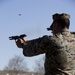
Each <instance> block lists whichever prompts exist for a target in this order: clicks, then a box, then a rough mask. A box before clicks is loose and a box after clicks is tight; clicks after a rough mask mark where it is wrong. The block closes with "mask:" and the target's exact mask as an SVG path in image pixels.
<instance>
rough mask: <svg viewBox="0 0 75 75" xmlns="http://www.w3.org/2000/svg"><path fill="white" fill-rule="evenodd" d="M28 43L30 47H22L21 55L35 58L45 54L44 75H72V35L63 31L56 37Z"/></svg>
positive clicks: (74, 61)
mask: <svg viewBox="0 0 75 75" xmlns="http://www.w3.org/2000/svg"><path fill="white" fill-rule="evenodd" d="M30 42H31V44H30V45H24V46H23V54H24V55H25V56H35V55H39V54H43V53H45V57H46V58H45V75H74V74H72V73H74V71H73V70H74V66H75V35H74V34H72V33H70V32H69V31H68V30H65V29H64V30H63V31H62V32H61V33H58V34H56V35H53V36H47V35H46V36H43V37H40V38H37V39H33V40H30ZM72 71H73V72H72ZM70 73H71V74H70Z"/></svg>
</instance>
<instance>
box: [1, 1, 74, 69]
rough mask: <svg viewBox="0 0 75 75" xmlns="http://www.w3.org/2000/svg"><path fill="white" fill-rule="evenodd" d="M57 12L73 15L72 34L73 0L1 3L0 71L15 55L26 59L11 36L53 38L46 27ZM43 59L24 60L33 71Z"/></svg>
mask: <svg viewBox="0 0 75 75" xmlns="http://www.w3.org/2000/svg"><path fill="white" fill-rule="evenodd" d="M55 13H67V14H70V16H71V17H70V21H71V22H70V24H71V26H70V31H75V29H74V28H75V26H74V25H75V1H74V0H0V70H3V69H4V67H5V66H6V65H7V64H8V62H9V59H11V58H13V57H14V56H15V55H20V56H22V57H24V56H23V54H22V49H19V48H17V46H16V45H15V41H14V40H12V41H11V40H9V36H15V35H20V34H26V35H27V37H26V39H27V40H31V39H35V38H38V37H42V36H43V35H50V34H51V32H50V31H47V29H46V28H47V27H49V26H50V25H51V23H52V21H53V20H52V15H53V14H55ZM19 14H21V15H19ZM42 56H43V54H42V55H38V56H34V57H24V58H25V60H26V61H27V63H28V65H29V68H30V70H32V69H33V68H32V67H33V66H34V64H35V63H34V62H35V60H38V59H40V58H41V57H42Z"/></svg>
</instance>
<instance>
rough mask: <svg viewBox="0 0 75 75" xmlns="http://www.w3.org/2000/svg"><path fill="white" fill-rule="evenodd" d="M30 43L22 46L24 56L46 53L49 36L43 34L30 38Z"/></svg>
mask: <svg viewBox="0 0 75 75" xmlns="http://www.w3.org/2000/svg"><path fill="white" fill-rule="evenodd" d="M30 42H31V44H30V45H24V46H23V55H24V56H35V55H39V54H43V53H46V52H47V50H48V48H49V47H50V46H48V45H49V37H48V36H43V37H41V38H38V39H33V40H30Z"/></svg>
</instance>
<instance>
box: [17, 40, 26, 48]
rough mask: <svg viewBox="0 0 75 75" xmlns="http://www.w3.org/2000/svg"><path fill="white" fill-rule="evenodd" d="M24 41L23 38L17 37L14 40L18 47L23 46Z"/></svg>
mask: <svg viewBox="0 0 75 75" xmlns="http://www.w3.org/2000/svg"><path fill="white" fill-rule="evenodd" d="M24 43H25V40H24V39H18V40H17V41H16V45H17V47H18V48H23V44H24Z"/></svg>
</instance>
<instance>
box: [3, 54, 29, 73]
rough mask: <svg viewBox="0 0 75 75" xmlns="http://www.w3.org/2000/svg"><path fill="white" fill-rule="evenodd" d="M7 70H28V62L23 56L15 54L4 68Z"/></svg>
mask: <svg viewBox="0 0 75 75" xmlns="http://www.w3.org/2000/svg"><path fill="white" fill-rule="evenodd" d="M4 70H7V71H14V72H17V73H18V72H26V71H27V70H28V68H27V64H26V62H24V58H23V57H21V56H18V55H16V56H14V57H13V58H12V59H10V60H9V63H8V65H7V66H6V67H5V68H4Z"/></svg>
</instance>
